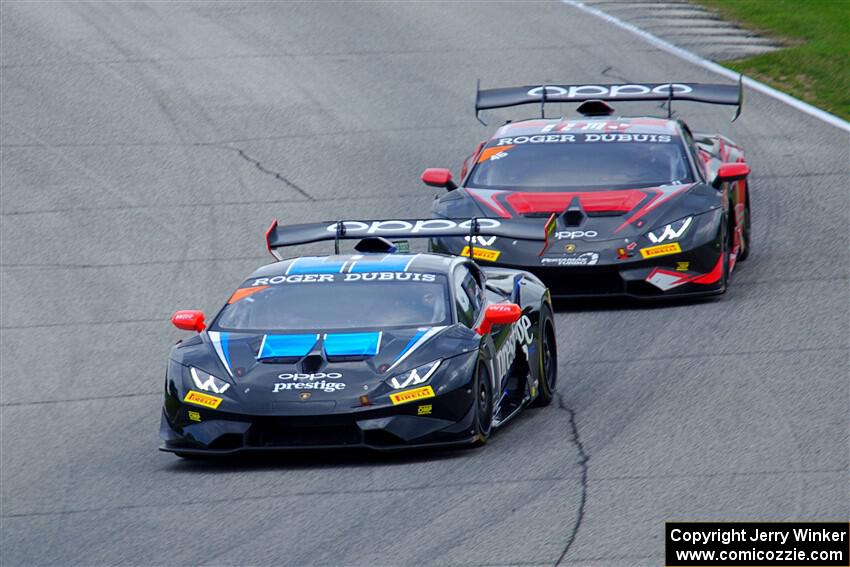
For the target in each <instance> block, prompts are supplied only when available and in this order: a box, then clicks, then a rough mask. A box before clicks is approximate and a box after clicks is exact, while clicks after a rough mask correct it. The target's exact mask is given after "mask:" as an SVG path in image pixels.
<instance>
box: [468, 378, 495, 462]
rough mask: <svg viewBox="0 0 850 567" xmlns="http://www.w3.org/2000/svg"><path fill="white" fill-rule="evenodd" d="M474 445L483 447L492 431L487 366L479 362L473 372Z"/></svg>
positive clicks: (491, 406)
mask: <svg viewBox="0 0 850 567" xmlns="http://www.w3.org/2000/svg"><path fill="white" fill-rule="evenodd" d="M472 391H473V393H474V394H475V401H474V403H475V442H474V444H475V445H483V444H484V443H486V442H487V439H488V438H489V437H490V431H491V430H492V429H493V389H492V386H491V383H490V373H489V372H488V371H487V366H486V365H485V364H483V363H481V362H479V363H478V368H477V369H476V371H475V382H474V384H473V390H472Z"/></svg>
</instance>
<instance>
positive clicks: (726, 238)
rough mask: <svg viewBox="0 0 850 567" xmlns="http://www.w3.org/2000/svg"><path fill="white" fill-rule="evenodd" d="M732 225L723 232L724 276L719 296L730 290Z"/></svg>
mask: <svg viewBox="0 0 850 567" xmlns="http://www.w3.org/2000/svg"><path fill="white" fill-rule="evenodd" d="M732 230H733V228H732V225H731V224H727V225H726V227H725V230H724V231H723V242H722V243H721V245H720V256H721V258H722V262H723V275H722V276H720V284H721V287H720V291H719V292H718V294H719V295H722V294H724V293H726V290H728V289H729V260H730V259H731V258H730V254H729V244H730V243H731V242H732Z"/></svg>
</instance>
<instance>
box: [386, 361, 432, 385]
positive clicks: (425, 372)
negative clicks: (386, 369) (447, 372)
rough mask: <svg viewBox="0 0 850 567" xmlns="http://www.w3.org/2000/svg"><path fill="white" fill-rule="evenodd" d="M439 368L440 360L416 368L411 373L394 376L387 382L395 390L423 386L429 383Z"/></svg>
mask: <svg viewBox="0 0 850 567" xmlns="http://www.w3.org/2000/svg"><path fill="white" fill-rule="evenodd" d="M438 366H440V361H439V360H435V361H434V362H429V363H428V364H423V365H422V366H419V367H418V368H414V369H413V370H411V371H410V372H405V373H404V374H399V375H397V376H393V377H392V378H390V379H389V380H387V384H389V385H390V387H391V388H395V389H396V390H400V389H402V388H407V387H408V386H416V385H417V384H422V383H424V382H427V381H428V379H429V378H430V377H431V375H432V374H434V372H436V371H437V367H438Z"/></svg>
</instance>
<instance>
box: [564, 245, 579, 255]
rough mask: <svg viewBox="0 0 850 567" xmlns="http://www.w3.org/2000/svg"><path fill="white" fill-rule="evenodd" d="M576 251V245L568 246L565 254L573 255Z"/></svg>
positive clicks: (565, 247)
mask: <svg viewBox="0 0 850 567" xmlns="http://www.w3.org/2000/svg"><path fill="white" fill-rule="evenodd" d="M575 251H576V245H575V244H567V245H566V246H564V252H566V253H567V254H572V253H573V252H575Z"/></svg>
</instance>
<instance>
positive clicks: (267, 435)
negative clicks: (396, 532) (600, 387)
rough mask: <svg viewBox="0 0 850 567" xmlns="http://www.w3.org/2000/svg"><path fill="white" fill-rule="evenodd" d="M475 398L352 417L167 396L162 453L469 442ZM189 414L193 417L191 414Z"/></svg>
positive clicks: (454, 395) (448, 398)
mask: <svg viewBox="0 0 850 567" xmlns="http://www.w3.org/2000/svg"><path fill="white" fill-rule="evenodd" d="M473 401H474V396H473V395H472V392H471V391H470V390H469V388H466V387H462V388H458V389H456V390H454V391H452V392H448V393H446V394H443V395H438V396H436V397H433V398H428V399H424V400H422V401H420V402H411V403H407V404H401V405H398V406H386V407H377V408H374V409H371V408H370V407H369V406H367V407H364V408H360V409H357V410H356V411H352V412H350V413H335V414H322V413H317V414H315V415H304V414H301V415H245V414H238V413H226V412H220V411H216V410H208V409H204V408H198V407H195V406H191V405H186V404H183V403H182V402H180V401H179V400H176V399H174V398H171V399H169V395H168V394H166V408H168V409H169V411H166V410H165V409H164V410H163V413H162V420H161V424H160V437H161V438H162V440H163V444H162V445H161V446H160V450H162V451H168V452H177V453H182V454H198V455H201V454H208V455H216V454H217V455H226V454H232V453H238V452H241V451H263V450H286V449H329V448H355V447H365V448H370V449H378V450H389V449H400V448H411V447H418V446H440V445H455V444H469V443H472V442H473V441H474V440H475V437H474V433H473V430H474V426H473V422H474V411H475V407H474V404H473ZM190 412H191V413H190Z"/></svg>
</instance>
